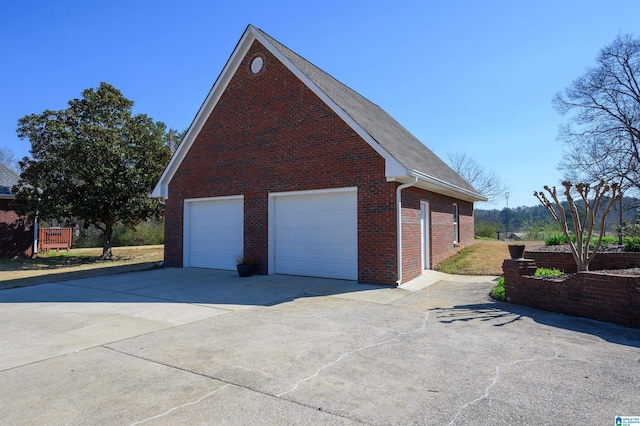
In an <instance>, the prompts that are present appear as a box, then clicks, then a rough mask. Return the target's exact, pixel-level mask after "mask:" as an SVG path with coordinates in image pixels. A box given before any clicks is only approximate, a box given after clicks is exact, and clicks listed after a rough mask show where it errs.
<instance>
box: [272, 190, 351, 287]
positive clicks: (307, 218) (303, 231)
mask: <svg viewBox="0 0 640 426" xmlns="http://www.w3.org/2000/svg"><path fill="white" fill-rule="evenodd" d="M274 203H275V209H274V211H275V221H274V222H275V237H274V238H275V244H274V245H275V272H276V273H282V274H292V275H308V276H318V277H329V278H344V279H353V280H355V279H357V276H358V267H357V257H358V244H357V193H356V192H355V191H347V192H327V193H322V194H307V195H286V196H279V197H277V198H276V200H275V201H274Z"/></svg>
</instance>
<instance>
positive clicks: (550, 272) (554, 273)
mask: <svg viewBox="0 0 640 426" xmlns="http://www.w3.org/2000/svg"><path fill="white" fill-rule="evenodd" d="M560 275H564V272H562V271H561V270H560V269H555V268H538V269H536V274H535V276H536V277H547V278H552V277H559V276H560Z"/></svg>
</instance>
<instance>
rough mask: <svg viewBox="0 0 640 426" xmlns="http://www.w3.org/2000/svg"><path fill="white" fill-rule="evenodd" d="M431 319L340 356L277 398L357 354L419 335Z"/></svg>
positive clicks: (425, 315) (427, 315) (426, 314)
mask: <svg viewBox="0 0 640 426" xmlns="http://www.w3.org/2000/svg"><path fill="white" fill-rule="evenodd" d="M428 319H429V312H424V318H423V319H422V324H421V325H420V327H417V328H415V329H413V330H409V331H403V332H401V333H398V334H397V335H395V336H394V337H392V338H390V339H387V340H383V341H382V342H378V343H371V344H369V345H366V346H362V347H360V348H357V349H354V350H352V351H349V352H344V353H342V354H340V356H338V358H336V359H335V360H333V361H331V362H330V363H328V364H326V365H323V366H322V367H320V368H319V369H318V370H316V372H315V373H313V374H312V375H310V376H308V377H305V378H304V379H301V380H298V382H297V383H296V384H295V385H294V386H293V387H292V388H291V389H289V390H287V391H284V392H280V393H279V394H277V395H276V396H277V397H281V396H283V395H286V394H289V393H291V392H294V391H295V390H296V389H298V387H299V386H300V385H301V384H303V383H304V382H308V381H309V380H311V379H313V378H314V377H318V376H319V375H320V373H322V371H323V370H326V369H327V368H329V367H331V366H332V365H334V364H337V363H338V362H340V361H342V360H343V359H345V358H347V357H348V356H349V355H353V354H355V353H357V352H362V351H365V350H367V349H371V348H375V347H377V346H382V345H386V344H388V343H391V342H393V341H395V340H398V339H400V338H401V337H402V336H406V335H407V334H411V333H418V332H421V331H424V330H426V328H427V320H428Z"/></svg>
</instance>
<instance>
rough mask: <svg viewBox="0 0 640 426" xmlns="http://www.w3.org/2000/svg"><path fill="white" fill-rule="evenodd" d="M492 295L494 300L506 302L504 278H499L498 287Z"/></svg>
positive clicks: (492, 291)
mask: <svg viewBox="0 0 640 426" xmlns="http://www.w3.org/2000/svg"><path fill="white" fill-rule="evenodd" d="M490 295H491V297H493V298H494V299H496V300H500V301H502V302H504V300H505V295H504V277H500V278H498V281H496V285H495V286H494V287H493V289H492V290H491V293H490Z"/></svg>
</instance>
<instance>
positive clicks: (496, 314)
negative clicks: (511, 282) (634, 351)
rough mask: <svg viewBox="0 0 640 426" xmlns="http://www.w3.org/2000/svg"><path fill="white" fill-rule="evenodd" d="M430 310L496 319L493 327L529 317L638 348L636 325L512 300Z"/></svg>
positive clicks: (452, 317)
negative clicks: (603, 320) (574, 314)
mask: <svg viewBox="0 0 640 426" xmlns="http://www.w3.org/2000/svg"><path fill="white" fill-rule="evenodd" d="M432 312H434V313H435V315H436V317H437V319H438V321H439V322H440V323H443V324H447V323H448V324H452V323H455V322H472V321H481V322H495V323H494V324H492V325H493V326H494V327H504V326H506V325H509V324H513V323H517V322H518V321H521V320H523V319H526V318H531V319H532V320H533V321H535V322H536V323H538V324H544V325H547V326H550V327H554V328H559V329H565V330H571V331H576V332H579V333H584V334H590V335H594V336H597V337H599V338H601V339H603V340H606V341H608V342H611V343H616V344H619V345H625V346H631V347H635V348H640V333H639V332H638V330H637V329H634V328H629V327H623V326H620V325H615V324H610V323H606V322H602V321H596V320H592V319H588V318H581V317H574V316H570V315H564V314H559V313H556V312H547V311H543V310H540V309H535V308H530V307H527V306H520V305H514V304H511V303H504V302H497V301H491V302H487V303H476V304H468V305H456V306H453V307H450V308H434V309H432Z"/></svg>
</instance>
